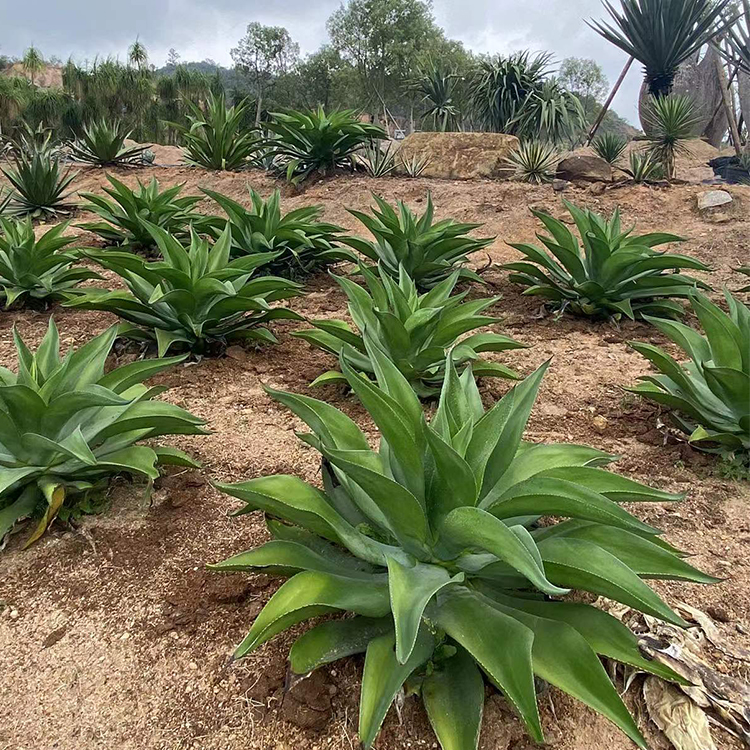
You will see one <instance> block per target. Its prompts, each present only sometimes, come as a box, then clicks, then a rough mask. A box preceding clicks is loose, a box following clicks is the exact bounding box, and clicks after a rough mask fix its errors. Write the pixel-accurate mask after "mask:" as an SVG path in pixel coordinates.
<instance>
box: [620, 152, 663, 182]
mask: <svg viewBox="0 0 750 750" xmlns="http://www.w3.org/2000/svg"><path fill="white" fill-rule="evenodd" d="M623 171H624V172H625V173H626V174H628V175H629V176H630V177H632V178H633V182H638V183H641V182H656V181H657V180H663V179H664V167H663V166H662V164H661V162H659V160H658V159H657V158H656V157H655V156H654V155H653V154H652V153H650V152H648V151H646V152H641V153H639V152H637V151H631V152H630V166H629V167H623Z"/></svg>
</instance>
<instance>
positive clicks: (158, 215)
mask: <svg viewBox="0 0 750 750" xmlns="http://www.w3.org/2000/svg"><path fill="white" fill-rule="evenodd" d="M107 179H108V180H109V184H110V185H111V187H109V188H106V187H105V188H104V192H105V193H106V194H107V195H108V196H109V198H106V197H104V196H103V195H99V194H97V193H81V195H82V197H84V198H85V199H86V200H88V203H85V204H83V205H82V206H81V208H82V209H83V210H84V211H91V212H92V213H95V214H97V216H99V218H100V219H101V221H94V222H85V223H83V224H78V225H77V226H79V227H80V228H81V229H85V230H87V231H89V232H93V233H94V234H97V235H99V237H101V238H103V239H104V240H106V241H107V242H108V243H110V244H112V245H126V246H127V247H129V248H132V249H134V250H142V249H146V248H151V247H153V246H154V244H155V243H154V238H153V237H152V235H151V232H149V230H148V228H147V227H146V222H148V223H151V224H155V225H156V226H158V227H161V228H162V229H164V230H166V231H167V232H169V233H170V234H172V235H174V236H176V237H178V238H179V239H180V240H184V239H189V237H190V231H189V226H190V224H191V223H200V222H202V221H204V220H205V217H204V216H203V215H202V214H199V213H197V212H195V211H193V208H194V207H195V205H196V203H199V202H200V201H201V200H203V199H202V198H201V197H200V196H195V195H191V196H183V197H178V196H179V194H180V192H181V191H182V188H183V187H184V183H182V184H180V185H173V186H172V187H170V188H167V189H166V190H161V186H160V185H159V182H158V181H157V180H156V178H153V177H152V178H151V182H150V183H149V184H148V185H144V184H143V183H142V182H141V181H140V180H139V181H138V187H137V188H136V189H135V190H131V189H130V188H129V187H128V186H127V185H124V184H123V183H122V182H120V181H119V180H117V179H115V178H114V177H112V175H107ZM110 198H111V200H110Z"/></svg>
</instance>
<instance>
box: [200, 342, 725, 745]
mask: <svg viewBox="0 0 750 750" xmlns="http://www.w3.org/2000/svg"><path fill="white" fill-rule="evenodd" d="M370 355H371V356H372V358H373V361H374V362H375V365H376V369H377V375H378V383H379V385H380V387H377V386H376V385H375V384H373V383H371V382H370V381H369V380H368V379H367V378H364V377H362V376H361V375H359V374H358V373H357V372H356V371H355V370H354V369H352V368H351V367H350V366H349V365H348V364H347V363H346V361H342V369H343V372H344V374H345V375H346V377H347V380H348V382H349V384H350V385H351V387H352V389H353V390H354V391H355V393H356V394H357V396H358V397H359V399H360V400H361V402H362V404H363V406H364V407H365V408H366V409H367V411H368V413H369V415H370V416H371V417H372V419H373V421H374V422H375V424H376V425H377V427H378V428H379V430H380V447H379V450H372V449H371V448H370V444H369V442H368V440H367V437H366V436H365V435H364V434H363V433H362V432H361V431H360V429H359V427H357V425H356V424H355V423H354V422H353V421H352V420H351V419H349V418H348V417H347V416H345V415H344V414H343V413H341V412H339V411H338V410H337V409H335V408H333V407H332V406H330V405H329V404H326V403H324V402H321V401H316V400H315V399H311V398H308V397H305V396H299V395H295V394H291V393H283V392H278V391H273V390H269V391H268V392H269V393H270V394H271V396H272V397H274V398H276V399H277V400H279V401H280V402H281V403H283V404H284V405H285V406H287V407H288V408H290V409H291V410H292V411H293V412H294V413H295V414H296V415H297V416H298V417H299V418H301V419H302V420H303V421H304V422H305V423H306V424H307V425H308V426H309V427H310V428H311V430H312V434H308V435H303V436H302V439H303V440H304V441H305V442H306V443H308V444H309V445H312V446H313V447H314V448H315V449H317V450H318V451H319V452H320V453H321V454H322V456H323V459H324V461H323V484H324V490H321V489H318V488H317V487H314V486H312V485H309V484H307V483H306V482H304V481H303V480H302V479H299V478H297V477H295V476H283V475H279V476H268V477H260V478H256V479H251V480H249V481H246V482H242V483H240V484H234V485H226V484H220V485H218V487H219V489H221V490H223V491H224V492H226V493H228V494H230V495H232V496H233V497H236V498H239V499H240V500H242V501H243V502H244V503H245V504H246V507H245V508H244V509H243V510H241V511H240V513H248V512H251V511H254V510H262V511H264V512H265V513H266V515H267V517H268V522H267V523H268V528H269V530H270V532H271V536H272V538H273V539H272V541H270V542H267V543H266V544H264V545H262V546H261V547H258V548H255V549H252V550H249V551H247V552H244V553H241V554H239V555H236V556H235V557H231V558H229V559H228V560H226V561H224V562H222V563H219V564H218V565H215V566H213V567H214V568H215V569H216V570H219V571H263V572H266V573H270V574H275V575H282V576H289V577H290V578H289V580H288V581H287V582H285V583H284V584H283V585H282V586H281V588H279V589H278V591H277V592H276V593H275V594H274V595H273V597H272V598H271V599H270V601H269V602H268V603H267V605H266V606H265V608H264V609H263V610H262V611H261V613H260V614H259V615H258V616H257V618H256V619H255V621H254V622H253V625H252V628H251V629H250V632H249V633H248V635H247V637H246V638H245V639H244V640H243V641H242V643H241V644H240V645H239V646H238V647H237V650H236V651H235V657H237V658H239V657H244V656H246V655H248V654H250V653H252V652H253V651H255V650H256V649H257V648H258V647H259V646H261V645H262V644H263V643H265V642H266V641H268V640H270V639H271V638H272V637H274V636H275V635H277V634H278V633H280V632H282V631H283V630H285V629H287V628H289V627H291V626H293V625H296V624H297V623H300V622H303V621H305V620H308V619H310V618H312V617H317V616H319V615H323V614H327V613H335V612H351V613H353V614H354V615H355V616H354V617H351V618H346V619H339V620H327V621H325V622H323V623H320V624H317V625H315V626H314V627H312V628H311V629H309V630H307V631H306V632H304V633H303V634H302V635H300V636H298V637H297V640H296V641H295V643H294V645H293V646H292V649H291V651H290V654H289V660H290V666H291V670H292V672H293V673H295V674H307V673H308V672H310V671H312V670H314V669H315V668H316V667H319V666H321V665H323V664H326V663H329V662H332V661H335V660H337V659H340V658H343V657H346V656H349V655H352V654H356V653H365V659H364V673H363V676H362V689H361V698H360V708H359V739H360V742H361V744H362V746H363V747H364V748H370V747H371V746H372V744H373V741H374V740H375V738H376V736H377V734H378V732H379V730H380V727H381V725H382V723H383V720H384V718H385V716H386V713H387V712H388V709H389V707H390V705H391V703H392V702H393V700H394V698H395V697H396V695H397V694H398V693H399V692H400V691H401V689H402V687H405V689H406V693H407V695H409V694H421V697H422V700H423V702H424V704H425V707H426V709H427V715H428V717H429V719H430V722H431V724H432V727H433V729H434V731H435V734H436V735H437V738H438V740H439V742H440V743H441V745H442V747H443V750H476V748H477V745H478V740H479V734H480V729H481V721H482V708H483V704H484V699H485V679H486V680H487V681H489V682H490V683H491V684H492V685H494V686H496V687H497V688H498V689H499V690H501V691H502V693H503V695H504V696H505V698H506V700H507V701H508V704H509V705H510V706H511V707H512V708H513V709H514V710H515V711H516V712H517V713H518V715H519V716H520V718H521V720H522V721H523V723H524V724H525V726H526V728H527V730H528V732H529V733H530V735H531V736H532V738H533V739H534V740H536V741H538V742H542V741H543V735H542V728H541V723H540V719H539V711H538V708H537V702H536V687H535V679H534V677H535V676H537V677H539V678H540V679H542V680H544V681H546V682H548V683H551V684H552V685H554V686H555V687H557V688H559V689H560V690H563V691H565V692H567V693H568V694H570V695H572V696H573V697H575V698H577V699H578V700H580V701H582V702H584V703H585V704H587V705H588V706H590V707H591V708H593V709H594V710H596V711H598V712H599V713H601V714H603V715H604V716H606V717H607V718H608V719H609V720H611V721H612V722H613V723H614V724H615V725H616V726H617V727H619V728H620V729H621V730H622V731H623V732H625V733H626V734H627V735H628V737H630V738H631V739H632V740H633V741H634V742H635V743H636V744H637V745H638V746H639V747H641V748H645V747H646V743H645V740H644V739H643V737H642V736H641V734H640V732H639V730H638V728H637V725H636V723H635V721H634V720H633V719H632V717H631V716H630V714H629V713H628V710H627V708H626V707H625V705H624V704H623V702H622V700H621V699H620V697H619V695H618V692H617V690H616V689H615V688H614V686H613V685H612V683H611V682H610V680H609V677H608V676H607V671H606V670H605V668H604V667H603V665H602V663H601V661H600V659H599V656H607V657H608V658H611V659H615V660H617V661H620V662H623V663H625V664H629V665H632V666H634V667H635V668H636V669H639V670H643V671H645V672H650V673H653V674H656V675H659V676H660V677H663V678H666V679H669V680H675V681H677V682H680V683H682V682H683V680H682V679H681V678H679V677H677V675H675V673H674V672H672V671H671V670H670V669H669V668H667V667H665V666H663V665H661V664H659V663H657V662H654V661H650V660H648V659H646V658H644V656H643V655H642V654H641V652H640V651H639V649H638V642H637V639H636V637H635V636H634V635H633V634H632V633H631V632H630V630H628V628H627V627H625V626H624V625H623V624H622V623H621V622H620V621H619V620H617V619H615V618H614V617H612V616H611V615H609V614H607V613H605V612H603V611H602V610H600V609H598V608H597V607H595V606H593V605H591V604H585V603H582V601H581V599H580V598H577V597H574V596H572V590H573V589H578V590H581V591H587V592H590V593H592V594H594V595H597V596H599V595H601V596H605V597H607V598H609V599H614V600H616V601H619V602H621V603H623V604H625V605H627V606H629V607H633V608H634V609H636V610H639V611H641V612H644V613H646V614H648V615H650V616H652V617H656V618H659V619H662V620H665V621H667V622H670V623H673V624H676V625H679V626H684V624H685V623H684V622H683V621H682V619H681V618H680V617H679V616H678V615H676V614H675V613H674V612H673V611H672V610H671V609H670V608H669V607H668V606H667V604H665V602H664V601H663V600H662V599H660V597H659V596H658V595H657V594H656V593H655V592H654V591H653V590H652V589H651V588H650V587H649V586H648V585H647V584H646V583H645V582H644V581H643V580H642V579H643V578H657V579H658V578H669V579H678V580H687V581H695V582H702V583H703V582H711V581H713V580H714V579H712V578H710V577H709V576H707V575H704V574H703V573H701V572H700V571H698V570H696V569H695V568H693V567H692V566H690V565H689V564H687V563H686V562H685V561H684V560H683V559H682V558H681V556H680V554H679V553H677V552H676V550H674V548H672V547H670V546H669V545H667V544H666V543H665V542H664V541H662V539H661V537H660V533H661V532H659V531H658V530H657V529H655V528H653V527H652V526H649V525H647V524H645V523H643V522H641V521H640V520H638V519H637V518H636V517H635V516H632V515H631V514H630V513H628V512H627V511H626V510H625V509H624V508H623V507H622V506H621V505H620V503H621V502H623V501H627V500H637V501H644V502H663V501H669V500H677V499H679V496H675V495H670V494H668V493H665V492H660V491H658V490H655V489H652V488H650V487H647V486H645V485H642V484H639V483H638V482H635V481H633V480H630V479H626V478H625V477H621V476H618V475H617V474H613V473H610V472H608V471H606V470H605V469H603V468H600V467H601V466H603V465H606V464H608V463H610V462H611V461H612V460H613V459H614V457H613V456H608V455H606V454H604V453H602V452H600V451H597V450H595V449H593V448H587V447H584V446H578V445H566V444H550V445H548V444H543V443H542V444H532V443H526V442H524V441H523V440H522V434H523V431H524V427H525V424H526V421H527V419H528V416H529V413H530V411H531V408H532V405H533V403H534V400H535V397H536V394H537V391H538V388H539V384H540V381H541V379H542V376H543V374H544V371H545V369H546V365H545V366H543V367H541V368H540V369H539V370H538V371H537V372H536V373H534V374H533V375H532V376H530V377H529V378H527V379H526V380H524V381H523V382H521V383H520V384H518V385H517V386H516V387H515V388H513V389H512V390H511V391H510V392H509V393H508V394H507V395H506V396H505V397H503V399H502V400H501V401H499V402H498V403H497V404H496V405H495V406H494V407H493V408H492V409H490V410H489V411H487V412H485V411H484V408H483V406H482V400H481V398H480V396H479V392H478V390H477V387H476V384H475V382H474V378H473V377H472V373H471V369H470V368H467V369H466V370H465V372H464V374H463V375H462V376H460V377H459V376H458V374H457V372H456V370H455V368H454V367H453V365H452V363H451V362H450V361H449V362H448V363H447V365H446V373H447V374H446V379H445V384H444V386H443V391H442V394H441V398H440V402H439V407H438V410H437V413H436V414H435V416H434V417H433V419H432V420H431V422H430V423H429V424H427V423H426V422H425V418H424V415H423V413H422V409H421V408H420V404H419V401H418V399H417V397H416V394H414V392H413V391H412V390H411V388H409V385H408V382H407V381H406V379H405V378H404V377H403V376H402V375H401V373H400V372H399V371H398V369H397V368H396V366H395V365H394V364H393V363H392V362H390V360H389V359H388V358H387V357H386V356H384V355H382V354H381V353H380V352H379V351H378V349H377V348H373V349H372V350H371V351H370ZM540 516H557V517H561V518H565V519H568V520H565V521H563V522H561V523H558V524H556V525H551V526H538V525H537V523H536V521H537V519H539V518H540ZM553 597H554V598H553Z"/></svg>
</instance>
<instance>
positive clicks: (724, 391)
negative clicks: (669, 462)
mask: <svg viewBox="0 0 750 750" xmlns="http://www.w3.org/2000/svg"><path fill="white" fill-rule="evenodd" d="M725 297H726V302H727V305H728V307H729V314H727V313H725V312H724V311H723V310H722V309H721V308H720V307H719V306H718V305H715V304H714V303H713V302H711V300H709V299H708V297H705V296H704V295H702V294H693V295H691V297H690V303H691V305H692V307H693V312H695V314H696V316H697V317H698V320H699V321H700V324H701V326H702V327H703V331H704V335H703V336H701V334H700V333H699V332H698V331H696V330H694V329H693V328H691V327H690V326H686V325H684V324H682V323H677V322H675V321H669V320H658V319H655V318H654V319H651V318H647V320H649V321H650V322H651V323H653V325H655V326H656V327H657V328H658V329H659V330H660V331H661V332H662V333H663V334H665V335H666V336H667V337H668V338H669V339H670V340H671V341H673V342H674V343H675V344H677V346H678V347H679V348H680V349H682V351H683V352H684V353H685V354H686V355H687V356H688V358H689V361H687V362H686V363H684V364H680V363H678V362H677V361H676V360H675V359H674V358H673V357H671V356H670V355H669V354H667V352H665V351H664V350H663V349H661V348H660V347H658V346H654V345H653V344H644V343H640V342H631V346H632V347H633V348H634V349H635V350H636V351H637V352H639V353H640V354H642V355H643V356H644V357H646V359H648V360H649V362H651V364H652V365H653V366H654V367H655V368H656V370H657V372H658V374H656V375H644V376H643V377H641V380H642V381H643V382H642V383H640V384H639V385H637V386H636V387H634V388H630V389H629V390H631V391H632V392H633V393H637V394H639V395H641V396H643V397H644V398H647V399H649V400H651V401H655V402H656V403H658V404H662V405H664V406H667V407H670V408H672V409H673V411H672V412H671V414H670V416H671V417H672V419H673V420H674V422H675V423H676V424H677V426H678V427H679V428H680V429H681V430H682V431H683V432H685V433H686V434H687V435H689V436H690V437H689V440H690V443H691V444H693V445H695V446H696V447H699V448H703V449H707V450H711V451H714V452H717V453H742V454H745V458H746V459H750V308H748V307H747V306H746V305H743V304H742V302H740V301H739V300H737V299H735V298H734V297H732V295H731V294H730V293H729V292H725Z"/></svg>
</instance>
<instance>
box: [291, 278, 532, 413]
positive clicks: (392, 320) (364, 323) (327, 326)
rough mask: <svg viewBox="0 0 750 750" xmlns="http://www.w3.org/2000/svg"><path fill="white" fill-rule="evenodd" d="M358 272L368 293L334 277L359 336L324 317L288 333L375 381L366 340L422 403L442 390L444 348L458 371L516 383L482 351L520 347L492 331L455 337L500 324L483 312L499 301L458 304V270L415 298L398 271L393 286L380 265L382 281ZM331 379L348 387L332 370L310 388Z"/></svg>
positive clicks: (409, 282) (413, 287)
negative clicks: (468, 369) (305, 328)
mask: <svg viewBox="0 0 750 750" xmlns="http://www.w3.org/2000/svg"><path fill="white" fill-rule="evenodd" d="M359 270H360V273H361V275H362V276H364V279H365V283H366V285H367V289H365V288H364V287H362V286H360V285H359V284H355V283H354V282H353V281H351V280H350V279H347V278H342V277H338V276H335V277H334V278H335V279H336V281H337V282H338V284H339V286H340V287H341V288H342V289H343V290H344V292H345V294H346V296H347V298H348V299H349V314H350V315H351V317H352V320H353V321H354V323H355V325H356V326H357V328H358V329H359V333H356V332H355V331H354V330H352V328H351V327H350V326H349V324H348V323H346V322H345V321H343V320H333V319H325V320H312V321H310V322H311V323H312V324H313V325H314V326H315V329H313V330H309V331H298V332H295V333H293V334H292V335H293V336H297V337H298V338H301V339H304V340H305V341H309V342H310V343H311V344H313V345H314V346H318V347H320V348H321V349H325V350H326V351H328V352H331V353H332V354H336V355H338V356H339V357H340V358H341V359H342V360H343V361H345V362H346V363H347V364H348V365H349V367H351V368H352V369H353V370H355V371H356V372H360V373H367V374H368V375H369V376H371V377H373V378H374V377H375V374H376V372H377V367H376V364H375V362H374V361H373V360H372V358H371V357H370V355H369V353H368V347H367V346H365V339H367V340H368V343H369V346H370V348H377V349H378V351H380V352H381V353H382V354H383V355H384V356H386V357H388V359H389V360H390V361H391V362H393V363H394V364H395V365H396V367H397V368H398V369H399V371H400V372H401V374H402V375H403V376H404V377H405V378H406V379H407V380H408V381H409V385H410V386H411V387H412V388H413V389H414V391H415V392H416V393H417V395H418V396H419V397H420V398H430V397H432V396H437V395H438V394H439V393H440V388H441V386H442V384H443V381H444V380H445V356H446V353H447V351H448V350H451V352H452V357H453V362H454V363H455V366H456V368H457V369H458V370H459V371H461V370H463V369H464V368H465V367H466V366H467V365H468V364H469V363H471V365H472V369H473V371H474V374H475V375H480V376H489V377H501V378H511V379H514V380H515V379H517V378H518V375H517V374H516V373H515V372H513V371H512V370H510V369H509V368H507V367H505V366H504V365H500V364H498V363H497V362H489V361H487V360H484V359H482V358H481V357H480V354H482V353H483V352H501V351H505V350H507V349H519V348H521V347H523V344H519V343H518V342H517V341H514V340H513V339H511V338H508V337H507V336H500V335H498V334H496V333H475V334H473V335H471V336H469V337H467V338H464V339H460V337H461V336H462V335H463V334H465V333H468V332H469V331H474V330H476V329H477V328H484V327H485V326H489V325H494V324H495V323H498V322H500V318H494V317H489V316H486V315H482V313H483V312H484V311H485V310H487V309H488V308H490V307H492V306H493V305H494V304H495V303H496V302H497V301H498V299H499V297H491V298H488V299H479V300H473V301H471V302H464V299H465V297H466V295H467V294H468V292H462V293H461V294H456V295H453V296H451V295H452V293H453V290H454V289H455V286H456V283H457V281H458V276H459V272H458V271H454V273H453V274H451V276H449V277H448V278H447V279H445V280H444V281H442V282H441V283H440V284H438V285H437V286H435V287H434V288H433V289H432V290H431V291H430V292H428V293H427V294H421V295H420V294H418V292H417V287H416V285H415V284H414V282H413V281H412V280H411V279H410V278H409V276H408V275H407V274H406V272H405V271H403V268H402V272H401V275H400V278H399V280H398V283H396V282H395V281H394V280H393V279H392V278H391V277H390V276H389V275H388V274H387V273H386V272H385V271H383V269H382V267H381V268H380V269H379V270H380V278H378V275H376V274H375V273H374V272H373V271H372V270H371V269H369V268H367V267H365V266H363V265H360V268H359ZM368 290H369V292H368ZM459 339H460V340H459ZM337 381H338V382H341V381H343V382H346V377H345V376H344V375H343V374H341V373H340V372H337V371H335V370H332V371H329V372H326V373H324V374H323V375H321V376H320V377H319V378H318V379H317V380H315V382H314V383H313V385H317V384H320V383H330V382H337Z"/></svg>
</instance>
